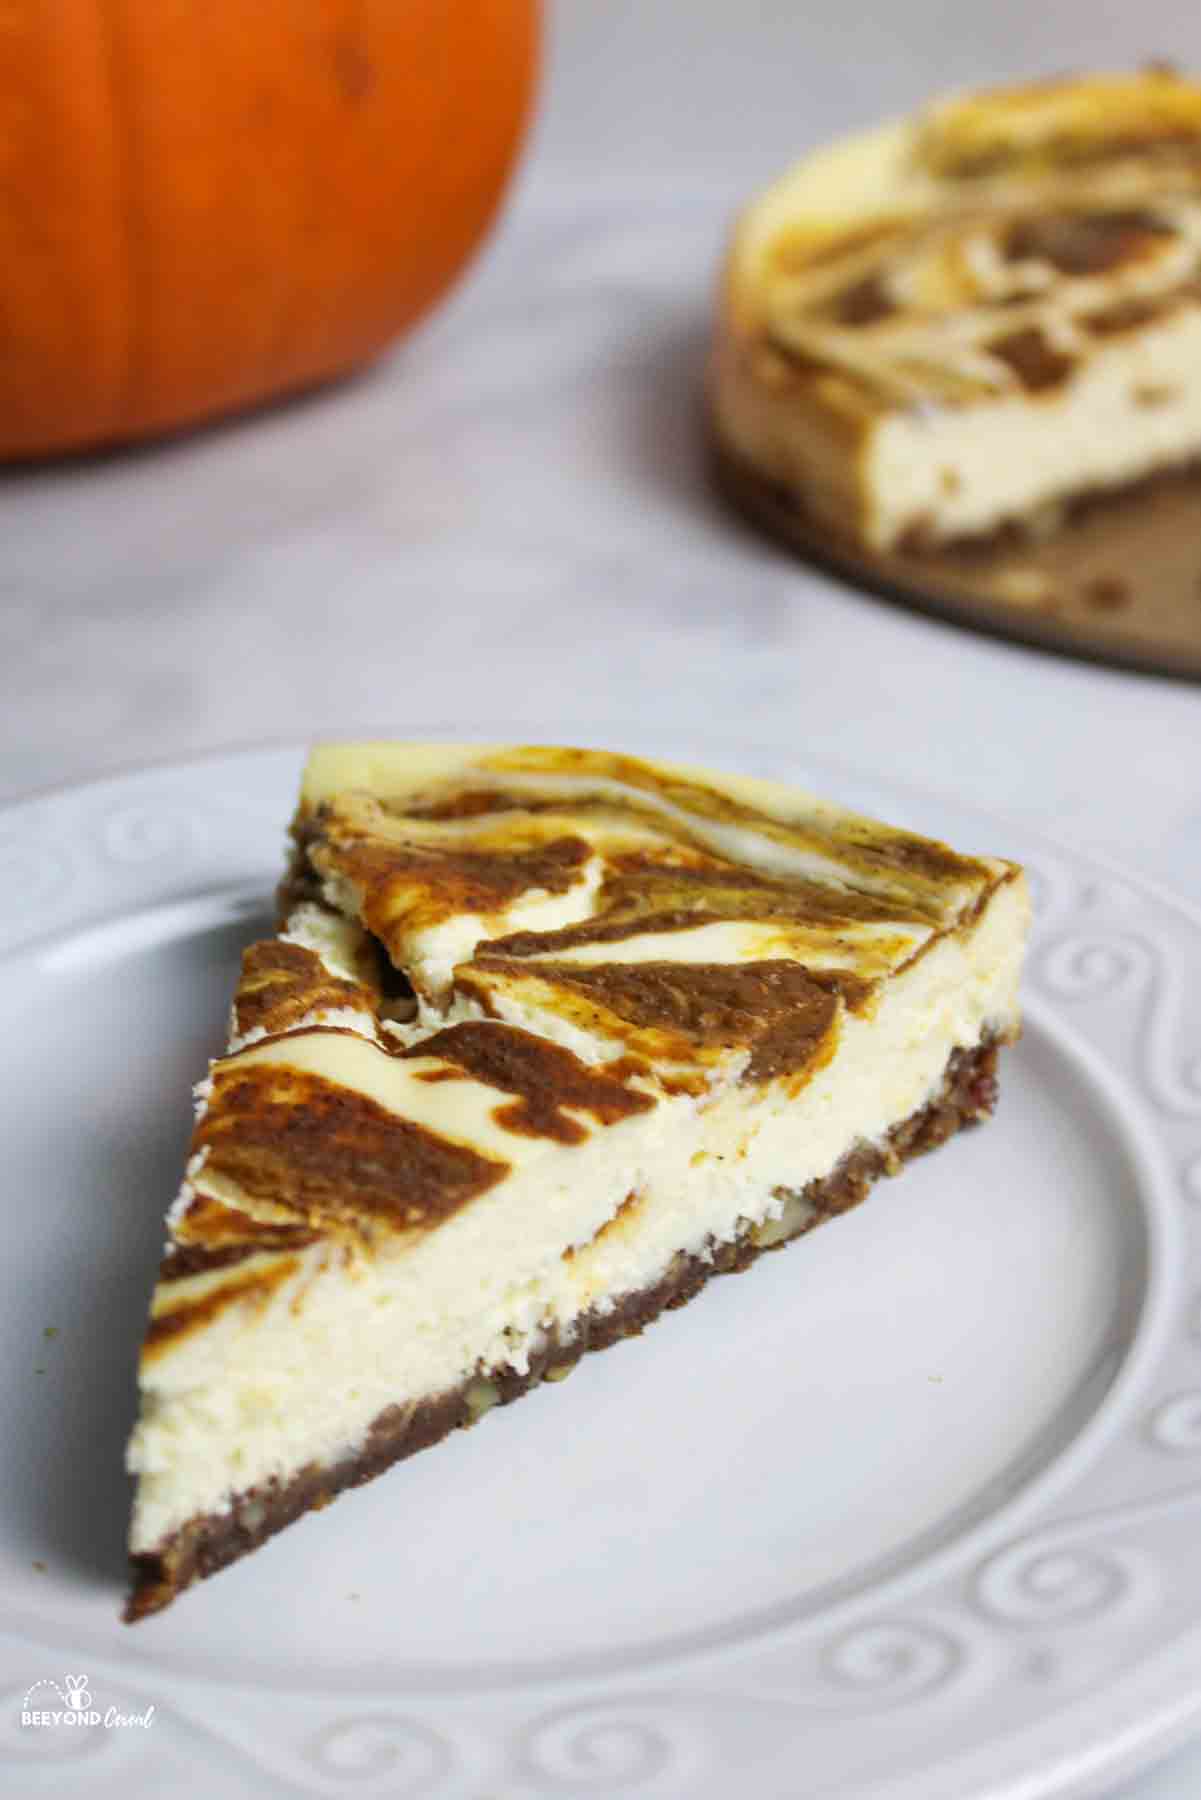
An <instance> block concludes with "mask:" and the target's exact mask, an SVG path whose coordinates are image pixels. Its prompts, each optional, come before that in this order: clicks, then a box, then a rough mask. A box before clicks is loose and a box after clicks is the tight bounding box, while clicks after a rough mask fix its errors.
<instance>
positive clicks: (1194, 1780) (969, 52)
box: [0, 0, 1201, 1800]
mask: <svg viewBox="0 0 1201 1800" xmlns="http://www.w3.org/2000/svg"><path fill="white" fill-rule="evenodd" d="M1150 55H1174V56H1176V57H1178V58H1179V59H1180V60H1182V61H1185V62H1187V61H1190V60H1191V61H1192V62H1193V63H1194V64H1201V13H1199V12H1198V11H1197V10H1196V9H1186V8H1184V7H1182V6H1181V5H1180V4H1179V0H1141V3H1140V5H1139V6H1138V7H1137V8H1135V7H1131V6H1130V5H1129V3H1128V0H1121V3H1120V4H1119V3H1117V0H1056V4H1054V5H1048V4H1046V0H1041V3H1038V0H1011V3H1010V4H1009V5H1005V6H1002V5H1000V4H987V3H986V0H955V3H949V0H905V4H903V5H902V4H893V3H891V0H879V4H878V5H877V7H876V8H875V9H874V10H864V9H852V8H850V7H848V6H846V5H845V4H836V3H835V0H808V3H807V4H804V5H801V4H795V5H794V4H787V3H786V0H760V3H759V4H751V3H750V0H743V3H742V4H735V3H734V0H642V3H641V4H639V0H563V4H561V6H560V7H559V9H558V11H557V13H556V15H555V18H554V31H553V39H552V52H551V56H550V61H549V69H548V82H547V88H546V92H545V98H544V106H543V110H542V113H541V116H540V119H539V123H538V127H537V130H536V131H535V133H534V137H533V141H532V146H531V152H530V155H529V157H528V158H527V161H526V163H525V166H524V169H523V171H522V175H521V179H520V181H519V182H518V184H517V187H516V189H515V192H514V196H513V201H512V204H511V206H510V207H509V209H508V212H507V214H506V216H505V219H504V222H503V225H502V228H501V230H500V231H499V232H498V234H497V236H496V237H495V239H494V240H493V243H492V245H491V247H490V249H489V251H488V252H487V254H486V256H485V257H484V258H483V259H482V260H481V261H480V262H479V263H478V264H477V266H476V267H475V269H474V271H473V272H472V275H471V277H470V279H469V280H468V281H467V282H466V283H465V284H464V285H463V287H462V288H461V289H460V290H459V292H458V294H457V295H456V297H455V298H454V300H453V301H452V303H451V304H450V305H449V306H448V307H447V308H446V309H444V311H443V312H442V313H441V314H440V315H439V316H438V317H437V318H436V319H435V320H434V321H433V322H431V323H430V324H429V325H428V326H427V327H426V328H425V329H423V330H422V331H421V332H420V333H419V334H418V335H417V336H416V337H415V338H413V339H412V340H411V342H410V343H409V344H408V345H406V346H405V347H404V348H403V349H402V350H401V351H400V352H399V353H397V354H396V355H394V356H393V357H392V358H390V359H389V360H388V361H387V362H386V363H385V364H384V365H383V366H382V367H380V368H379V369H378V370H377V371H375V372H374V373H373V374H371V375H370V376H368V377H366V378H363V379H361V380H359V381H356V382H354V383H351V384H347V385H345V386H343V387H342V388H341V389H339V390H337V391H334V392H330V393H327V394H325V395H322V396H319V397H317V398H315V399H312V400H310V401H306V402H304V403H298V404H296V405H293V406H291V407H289V408H287V409H285V410H283V411H280V412H277V413H275V414H272V415H268V416H266V417H263V418H260V419H257V420H251V421H246V422H243V423H240V424H238V425H236V426H234V427H231V428H228V429H226V430H224V431H217V432H212V433H207V434H205V435H202V436H199V437H194V438H191V439H188V440H185V441H181V442H178V443H175V444H173V445H171V446H168V447H166V448H160V449H158V450H155V451H152V452H136V453H127V454H122V455H116V456H112V457H109V458H105V459H101V460H93V461H88V462H81V463H76V464H73V465H71V466H66V467H59V468H55V469H47V470H43V471H34V472H31V471H21V472H17V473H10V474H8V475H5V476H2V477H0V694H2V710H0V795H4V796H13V795H19V794H21V793H24V792H27V791H29V790H31V789H34V788H37V787H42V786H45V785H47V784H51V783H57V782H60V781H66V780H72V779H76V778H79V777H82V776H86V775H89V774H91V773H94V772H96V771H99V770H104V769H110V768H115V767H119V766H122V765H126V764H129V763H131V762H139V761H143V760H147V759H164V758H170V757H175V756H179V755H186V754H190V753H194V752H197V751H203V750H206V749H210V748H213V747H216V746H220V745H227V744H233V743H246V742H256V741H263V740H269V739H274V740H279V739H292V738H296V739H299V738H305V737H310V736H315V735H319V734H321V733H323V732H342V733H345V732H349V731H364V732H368V731H370V732H387V733H393V734H403V735H411V736H418V735H420V734H421V732H422V730H423V728H426V727H432V726H446V725H448V724H454V723H457V724H458V725H459V726H460V727H461V729H462V732H463V734H464V735H467V736H470V735H471V734H472V731H473V728H474V722H475V721H476V720H477V719H478V718H480V717H483V718H486V719H488V720H489V721H491V722H494V723H495V722H499V721H501V720H507V721H509V723H510V725H511V728H512V729H513V731H514V732H517V733H520V734H522V735H527V736H531V737H538V738H543V739H555V738H576V739H580V740H593V741H602V742H603V741H609V742H620V740H621V737H622V734H623V730H624V729H626V728H627V727H628V726H630V725H632V724H634V723H636V722H638V721H640V720H645V719H647V718H648V717H653V718H654V720H655V722H656V726H657V728H658V729H660V730H663V731H670V732H672V733H678V735H679V736H680V738H681V739H686V738H687V737H688V736H689V734H690V733H694V732H700V733H703V734H704V735H705V736H708V737H714V736H720V737H721V738H723V739H725V740H727V741H730V742H736V741H739V740H744V741H746V742H748V743H751V744H754V745H756V746H759V747H764V746H766V747H768V748H770V746H771V745H773V744H781V745H782V744H788V745H790V746H794V747H795V746H796V745H797V744H802V745H808V746H810V747H812V749H813V750H814V751H818V752H820V753H821V754H822V755H823V756H826V757H833V758H835V759H837V760H840V761H841V762H843V763H845V764H847V765H849V766H850V767H852V768H855V769H859V770H865V771H870V770H873V769H879V768H882V767H883V768H886V769H887V770H888V771H889V772H890V773H892V774H893V775H895V776H897V777H900V778H903V779H904V780H906V781H909V782H914V783H918V784H921V785H924V786H926V787H927V788H931V789H935V790H941V791H943V792H946V793H954V794H956V795H958V796H961V797H962V798H963V799H965V800H968V801H971V802H973V803H975V804H977V805H979V806H982V807H985V808H988V809H991V810H992V811H994V812H996V813H999V814H1009V815H1011V816H1013V817H1015V818H1020V819H1023V820H1026V821H1029V822H1030V823H1032V824H1036V825H1038V826H1041V827H1043V828H1044V829H1049V830H1050V831H1052V832H1054V833H1058V834H1059V835H1061V836H1062V837H1065V838H1067V839H1070V840H1072V841H1075V842H1077V843H1079V844H1081V845H1084V846H1086V847H1093V848H1099V849H1102V850H1104V851H1107V852H1108V853H1109V854H1110V855H1112V856H1114V857H1116V858H1117V859H1119V860H1121V861H1122V862H1124V863H1127V864H1130V865H1136V866H1138V867H1140V868H1142V869H1143V870H1144V871H1147V872H1149V873H1151V874H1153V875H1154V876H1156V877H1157V878H1158V879H1159V880H1160V881H1161V882H1163V883H1165V884H1167V885H1169V886H1171V887H1172V888H1174V889H1175V890H1177V891H1179V892H1181V893H1184V894H1187V895H1190V896H1191V897H1192V898H1193V899H1194V900H1196V901H1198V902H1201V779H1199V775H1198V771H1201V689H1198V688H1197V687H1196V686H1190V685H1186V684H1183V683H1177V682H1172V681H1168V680H1166V679H1159V678H1156V677H1150V676H1141V675H1135V674H1128V673H1121V672H1118V671H1109V670H1104V669H1098V668H1094V667H1090V666H1087V665H1084V664H1077V663H1073V662H1070V661H1066V660H1060V659H1057V658H1053V657H1051V656H1048V655H1044V654H1041V653H1039V652H1036V651H1033V650H1028V649H1024V648H1019V647H1016V646H1009V645H1006V644H1002V643H999V642H995V641H992V640H989V639H987V638H985V637H980V636H975V635H971V634H969V633H966V632H960V631H957V630H954V629H952V628H950V627H947V626H944V625H940V624H936V623H933V622H931V621H928V620H926V619H923V618H920V617H917V616H911V615H909V614H907V613H905V612H904V611H901V610H899V609H894V608H892V607H890V606H888V605H886V604H885V603H883V602H881V601H877V600H874V599H871V598H868V597H866V596H861V595H859V594H857V593H855V592H852V591H850V590H848V589H847V588H844V587H842V586H840V585H838V584H837V583H835V582H834V581H832V580H829V579H826V578H824V577H822V576H819V575H817V574H814V573H810V572H808V571H806V570H804V569H802V568H801V567H800V566H798V565H796V564H794V563H792V562H791V561H789V560H788V559H787V558H786V557H784V556H783V555H781V554H779V553H778V552H777V551H776V550H775V549H774V548H772V547H771V546H770V545H768V544H765V543H760V542H758V541H757V540H756V539H755V538H754V537H753V536H752V535H751V534H749V533H748V532H746V531H745V530H744V529H743V528H741V527H740V526H739V525H737V524H736V523H734V522H733V521H732V520H731V519H730V518H728V517H727V516H726V515H725V514H724V513H723V512H722V510H721V509H720V508H719V507H718V506H717V505H716V504H715V502H714V501H713V500H712V499H711V497H710V495H709V493H708V490H707V487H706V484H705V480H704V476H703V467H702V458H701V454H700V449H699V435H698V429H697V427H698V416H697V405H698V383H699V376H700V366H701V357H702V349H703V343H704V334H705V319H706V309H707V301H708V289H709V283H710V280H711V275H712V270H713V265H714V261H715V257H716V255H717V251H718V247H719V243H720V240H721V236H722V233H723V231H724V228H725V226H726V223H727V221H728V218H729V215H730V213H731V210H732V208H733V206H734V205H735V203H736V201H737V199H738V197H739V195H740V194H741V193H742V192H743V191H744V190H745V189H747V188H748V187H750V186H753V185H754V184H756V183H757V182H759V181H761V180H763V179H765V178H767V177H768V176H769V175H771V174H772V173H774V172H775V170H776V169H777V168H778V167H779V165H780V164H781V163H783V162H785V161H786V160H788V159H789V158H790V157H791V156H792V155H794V154H795V153H796V152H798V151H799V150H801V149H803V148H804V147H805V146H806V145H807V144H809V143H811V142H814V141H816V140H817V139H819V138H820V137H822V136H824V135H826V134H827V133H829V132H831V131H836V130H839V129H844V128H848V127H850V126H852V125H854V124H856V123H859V122H866V121H867V120H869V119H870V118H872V117H873V116H875V115H877V114H879V113H881V112H886V111H892V110H896V109H898V108H904V107H906V106H908V105H910V104H912V103H913V102H915V101H916V100H917V99H919V98H920V97H921V96H922V95H923V94H924V93H926V92H927V91H929V90H930V89H931V88H932V87H937V86H940V85H946V84H948V83H952V84H954V83H962V82H968V81H973V80H982V79H989V78H992V77H994V76H996V75H999V74H1006V73H1011V72H1012V73H1019V72H1027V71H1029V72H1048V71H1053V70H1056V69H1060V68H1064V67H1070V66H1084V65H1088V64H1104V63H1118V62H1122V61H1126V62H1128V61H1130V60H1132V59H1133V60H1139V59H1143V58H1145V57H1147V56H1150ZM988 847H989V848H993V849H1000V850H1003V849H1004V844H1003V843H997V844H995V845H991V846H988ZM1198 1793H1201V1748H1199V1749H1196V1750H1192V1751H1185V1752H1182V1753H1180V1754H1178V1755H1177V1756H1176V1757H1175V1758H1173V1759H1172V1760H1170V1761H1169V1762H1168V1763H1166V1764H1164V1765H1163V1766H1162V1767H1161V1768H1160V1769H1158V1770H1156V1771H1154V1772H1151V1773H1149V1774H1147V1775H1145V1776H1144V1777H1142V1778H1140V1779H1138V1780H1135V1781H1130V1782H1127V1783H1126V1784H1125V1785H1124V1786H1122V1787H1121V1788H1120V1789H1119V1790H1118V1791H1117V1794H1116V1795H1113V1796H1112V1800H1119V1797H1120V1800H1195V1797H1196V1795H1197V1794H1198Z"/></svg>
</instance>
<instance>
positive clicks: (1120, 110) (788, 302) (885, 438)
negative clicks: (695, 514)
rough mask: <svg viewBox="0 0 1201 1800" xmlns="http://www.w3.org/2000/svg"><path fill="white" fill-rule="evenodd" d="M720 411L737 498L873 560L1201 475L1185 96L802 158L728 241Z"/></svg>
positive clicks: (959, 113) (1117, 88)
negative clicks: (764, 505) (768, 498)
mask: <svg viewBox="0 0 1201 1800" xmlns="http://www.w3.org/2000/svg"><path fill="white" fill-rule="evenodd" d="M711 408H712V418H713V425H714V428H715V432H716V437H717V444H718V450H719V455H720V457H721V458H722V459H723V461H724V462H725V464H726V465H727V469H728V472H729V473H730V474H731V475H732V476H734V477H735V480H736V482H737V480H738V479H739V478H741V484H742V487H743V489H744V490H745V484H746V481H747V479H748V478H749V479H751V480H758V481H759V482H761V483H762V484H763V487H764V489H765V490H766V491H767V492H768V493H770V494H771V495H772V496H774V497H775V499H776V500H777V501H779V500H784V501H786V502H789V503H791V504H792V505H793V506H795V508H796V509H797V511H798V512H799V513H801V514H803V515H804V516H805V518H806V519H807V520H808V521H809V523H810V524H811V526H813V527H815V528H817V529H819V530H821V531H824V532H826V533H829V534H831V535H832V536H833V537H834V538H835V540H841V541H844V542H846V543H849V544H852V545H856V546H858V547H860V548H861V549H866V550H867V551H868V552H872V553H877V554H879V553H888V552H892V551H895V550H902V551H921V550H928V549H933V548H935V547H937V546H942V545H946V544H948V543H958V542H962V541H971V540H979V539H989V538H992V537H995V536H997V535H998V534H1000V533H1002V532H1009V533H1010V534H1012V533H1014V532H1015V531H1016V532H1017V533H1018V534H1023V533H1024V534H1027V535H1028V536H1031V537H1042V536H1045V535H1047V534H1048V533H1049V532H1053V531H1054V530H1055V529H1056V528H1057V527H1058V526H1059V525H1060V524H1061V523H1062V522H1063V520H1064V518H1065V516H1066V513H1067V511H1068V509H1070V508H1071V507H1072V506H1073V505H1074V504H1075V503H1077V502H1079V501H1080V500H1081V499H1082V498H1084V497H1085V496H1095V495H1098V494H1100V495H1104V494H1108V493H1110V492H1112V491H1116V490H1119V489H1122V488H1126V487H1130V486H1132V485H1134V484H1136V483H1141V482H1145V481H1147V480H1148V479H1149V478H1151V477H1154V476H1156V475H1159V474H1160V473H1162V472H1165V471H1169V470H1175V469H1179V468H1181V467H1183V466H1184V465H1187V464H1190V463H1191V462H1193V461H1194V460H1195V459H1197V458H1198V457H1201V87H1197V86H1195V85H1193V84H1192V83H1190V82H1187V81H1184V80H1182V79H1180V78H1179V77H1177V76H1175V75H1173V74H1171V73H1170V72H1167V71H1164V70H1155V69H1153V70H1149V71H1147V72H1145V73H1143V74H1140V75H1132V76H1091V77H1082V78H1079V79H1073V80H1063V81H1051V82H1041V83H1038V84H1035V85H1031V86H1029V87H1024V88H1014V89H1009V90H998V91H995V92H988V93H982V94H978V95H974V96H970V97H967V98H962V99H955V100H950V101H947V102H944V103H942V104H940V105H936V106H934V107H932V108H931V109H930V110H929V111H927V112H925V113H923V114H921V115H919V116H918V117H916V118H913V119H907V120H904V121H902V122H900V123H897V124H891V125H887V126H885V127H883V128H881V129H879V130H876V131H872V132H869V133H866V134H864V135H862V136H858V137H854V138H850V139H848V140H846V141H844V142H841V143H839V144H836V145H834V146H833V147H831V148H828V149H825V150H823V151H820V152H818V153H816V154H813V155H811V156H809V157H808V158H807V159H806V160H805V161H803V162H801V163H800V164H799V165H798V166H797V167H796V168H794V169H793V170H792V171H791V172H790V173H789V174H787V175H786V176H784V178H783V179H782V180H780V181H779V182H777V183H776V184H775V185H774V186H773V187H771V188H769V189H768V190H767V191H766V193H764V194H763V195H762V196H761V197H760V198H759V199H757V200H756V201H755V202H754V203H753V204H752V205H751V206H750V207H749V209H748V210H747V212H746V213H745V215H744V217H743V219H742V221H741V223H740V225H739V227H738V230H737V232H736V235H735V238H734V241H733V245H732V248H731V252H730V256H729V260H728V264H727V268H726V273H725V278H724V282H723V285H722V289H721V295H720V302H719V311H718V321H717V332H716V340H715V347H714V357H713V371H712V387H711Z"/></svg>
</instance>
